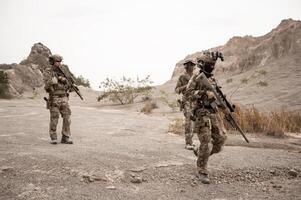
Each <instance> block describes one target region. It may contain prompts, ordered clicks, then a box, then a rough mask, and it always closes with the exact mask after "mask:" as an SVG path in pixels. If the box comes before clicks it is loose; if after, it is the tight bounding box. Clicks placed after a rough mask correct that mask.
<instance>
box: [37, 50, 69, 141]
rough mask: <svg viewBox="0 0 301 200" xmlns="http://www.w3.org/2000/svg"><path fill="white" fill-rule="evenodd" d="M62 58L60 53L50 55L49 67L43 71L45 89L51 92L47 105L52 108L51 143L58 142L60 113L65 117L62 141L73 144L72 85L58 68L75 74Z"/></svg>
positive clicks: (66, 72)
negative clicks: (70, 105)
mask: <svg viewBox="0 0 301 200" xmlns="http://www.w3.org/2000/svg"><path fill="white" fill-rule="evenodd" d="M62 60H63V58H62V57H61V56H60V55H52V56H50V57H49V63H50V66H49V67H48V68H47V69H45V71H44V73H43V75H44V82H45V90H46V92H47V93H48V94H49V99H48V101H47V107H48V108H49V110H50V125H49V134H50V139H51V144H57V143H58V142H57V133H56V128H57V124H58V120H59V115H60V114H61V116H62V118H63V127H62V138H61V143H63V144H73V142H72V141H71V140H70V134H71V133H70V124H71V119H70V115H71V110H70V107H69V103H68V101H69V92H70V91H71V85H70V83H69V82H68V81H67V79H66V77H64V75H63V74H62V73H61V72H60V70H59V69H58V68H60V69H62V71H63V72H64V73H65V74H68V75H70V76H73V75H72V74H71V72H70V71H69V68H68V66H67V65H62V64H61V62H62ZM46 99H47V98H46Z"/></svg>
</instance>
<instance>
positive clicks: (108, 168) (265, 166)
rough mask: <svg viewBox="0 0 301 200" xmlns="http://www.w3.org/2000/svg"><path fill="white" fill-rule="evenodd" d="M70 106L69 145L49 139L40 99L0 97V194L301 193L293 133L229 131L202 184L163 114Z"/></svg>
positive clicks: (298, 148)
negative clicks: (246, 137) (246, 138)
mask: <svg viewBox="0 0 301 200" xmlns="http://www.w3.org/2000/svg"><path fill="white" fill-rule="evenodd" d="M72 111H73V113H72V126H71V129H72V134H73V140H74V142H75V144H74V145H63V144H58V145H56V146H54V145H50V144H49V136H48V121H49V113H48V111H46V110H45V108H44V105H43V102H42V101H41V100H12V101H3V100H1V101H0V127H1V129H0V168H1V169H0V199H1V200H2V199H3V200H9V199H300V198H301V175H300V174H301V145H300V139H294V138H289V139H272V138H256V137H252V138H251V141H252V145H250V146H249V147H247V146H241V144H243V142H242V139H241V138H240V136H239V135H230V136H229V140H228V145H227V146H226V147H225V149H224V151H223V152H222V153H220V154H218V155H215V156H213V157H211V160H210V166H209V168H210V171H211V178H212V183H211V184H210V185H203V184H201V183H199V182H198V180H197V178H196V176H195V172H196V171H195V162H196V158H195V157H194V155H193V154H192V152H190V151H187V150H185V149H184V148H183V147H184V146H183V140H184V139H183V138H182V136H177V135H171V134H167V128H168V124H169V119H168V118H167V117H165V116H157V115H156V116H154V115H153V116H147V115H144V114H141V113H138V112H133V111H126V110H116V109H107V108H106V109H101V108H95V107H89V106H81V105H80V104H76V105H74V106H72ZM60 122H61V121H60ZM59 130H60V127H59ZM258 147H260V148H258ZM262 147H265V148H262ZM295 175H296V176H295Z"/></svg>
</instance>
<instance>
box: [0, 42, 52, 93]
mask: <svg viewBox="0 0 301 200" xmlns="http://www.w3.org/2000/svg"><path fill="white" fill-rule="evenodd" d="M50 55H51V51H50V50H49V49H48V48H47V47H46V46H44V45H43V44H41V43H36V44H34V45H33V47H32V48H31V51H30V54H29V56H28V57H27V58H26V59H25V60H23V61H22V62H20V64H15V63H14V64H1V65H0V71H2V73H4V74H5V76H6V77H7V79H8V82H7V87H5V88H7V91H6V94H7V96H9V97H20V96H22V94H23V93H24V92H31V91H34V90H36V89H37V88H40V87H42V86H43V84H44V83H43V75H42V73H43V71H44V69H45V68H46V67H47V66H48V58H49V56H50Z"/></svg>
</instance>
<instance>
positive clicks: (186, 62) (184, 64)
mask: <svg viewBox="0 0 301 200" xmlns="http://www.w3.org/2000/svg"><path fill="white" fill-rule="evenodd" d="M190 64H191V65H192V66H194V65H196V64H195V62H194V61H193V60H191V59H187V60H185V61H184V62H183V66H184V67H188V66H189V65H190Z"/></svg>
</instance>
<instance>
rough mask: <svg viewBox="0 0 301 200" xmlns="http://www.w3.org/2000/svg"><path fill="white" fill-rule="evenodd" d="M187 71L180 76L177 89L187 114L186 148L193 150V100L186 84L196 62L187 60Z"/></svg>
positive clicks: (184, 111)
mask: <svg viewBox="0 0 301 200" xmlns="http://www.w3.org/2000/svg"><path fill="white" fill-rule="evenodd" d="M183 65H184V68H185V72H184V73H183V74H182V75H181V76H180V77H179V79H178V82H177V85H176V88H175V91H176V93H178V94H182V101H181V100H179V102H180V107H181V110H182V111H183V113H184V116H185V143H186V145H185V149H188V150H193V147H194V145H193V141H192V137H193V132H192V130H191V128H192V127H191V120H190V116H191V102H190V101H189V99H188V96H187V93H186V86H187V84H188V82H189V79H190V78H191V76H192V74H193V70H194V66H195V63H194V62H193V61H192V60H186V61H185V62H184V63H183Z"/></svg>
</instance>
